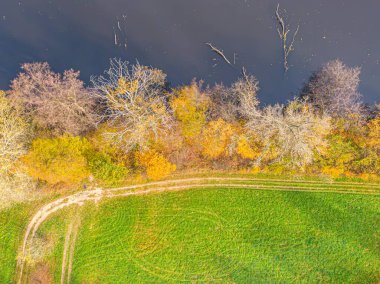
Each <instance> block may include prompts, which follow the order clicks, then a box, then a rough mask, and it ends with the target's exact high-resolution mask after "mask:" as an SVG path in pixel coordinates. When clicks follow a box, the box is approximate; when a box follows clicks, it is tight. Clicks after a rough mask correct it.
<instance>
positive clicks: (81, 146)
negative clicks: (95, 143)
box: [22, 136, 90, 185]
mask: <svg viewBox="0 0 380 284" xmlns="http://www.w3.org/2000/svg"><path fill="white" fill-rule="evenodd" d="M89 149H90V144H89V142H88V141H87V140H86V139H85V138H80V137H72V136H61V137H58V138H54V139H42V138H39V139H36V140H34V141H33V143H32V147H31V150H30V151H29V153H28V154H26V155H25V156H24V157H23V159H22V160H23V162H24V164H25V165H26V166H27V170H28V173H29V175H31V176H32V177H33V178H35V179H38V180H42V181H46V182H47V183H49V184H52V185H54V184H58V183H64V184H66V185H75V184H78V183H79V182H81V181H82V180H83V179H85V178H86V177H88V176H89V175H90V172H89V170H88V167H87V160H86V158H85V153H86V151H88V150H89Z"/></svg>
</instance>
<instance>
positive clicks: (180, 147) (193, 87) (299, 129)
mask: <svg viewBox="0 0 380 284" xmlns="http://www.w3.org/2000/svg"><path fill="white" fill-rule="evenodd" d="M243 71H244V72H242V75H241V77H240V78H239V79H238V80H237V81H236V82H234V83H233V84H231V85H230V86H225V85H223V84H217V85H215V86H211V87H210V86H203V84H202V82H196V81H193V82H192V83H191V84H190V85H185V86H180V87H176V88H170V86H169V83H168V81H167V77H166V74H165V73H164V72H163V71H162V70H159V69H155V68H152V67H148V66H142V65H140V64H129V63H128V62H126V61H123V60H120V59H112V60H110V66H109V68H108V69H107V70H106V71H105V72H104V74H103V75H101V76H93V77H92V78H91V84H90V85H89V86H88V87H86V86H85V85H84V83H83V82H82V81H81V80H80V79H79V72H77V71H74V70H67V71H65V72H63V74H59V73H55V72H54V71H52V70H51V68H50V66H49V64H48V63H28V64H24V65H22V70H21V72H20V73H19V74H18V76H17V77H16V78H15V79H14V80H13V81H12V82H11V85H10V88H9V90H6V91H2V92H1V93H0V191H1V194H0V196H1V197H0V202H1V204H7V203H9V202H13V201H19V200H23V199H25V198H26V196H28V193H30V191H32V192H35V191H37V190H38V189H39V188H52V189H54V188H59V187H72V186H78V185H80V184H89V183H98V184H103V185H110V186H111V185H117V184H122V183H123V182H125V181H127V180H129V179H131V178H136V177H146V178H148V179H152V180H158V179H162V178H165V177H167V176H169V175H170V174H172V173H173V172H174V171H181V172H187V171H194V170H209V171H212V170H223V171H231V172H236V171H245V172H252V173H260V172H262V173H271V174H280V175H281V174H287V175H292V174H298V173H302V174H304V175H325V176H330V177H333V178H358V179H364V180H370V179H374V180H375V179H377V178H379V176H380V112H379V108H380V105H377V106H376V105H372V106H368V105H364V104H363V102H362V95H361V94H360V92H359V83H360V68H357V67H354V68H351V67H348V66H346V65H345V64H344V63H343V62H341V61H339V60H335V61H331V62H328V63H327V64H325V65H324V66H323V67H322V68H321V69H320V70H317V71H316V72H314V73H313V74H312V76H311V77H310V79H309V80H308V81H307V82H306V83H305V85H304V87H303V88H302V91H301V92H300V93H299V95H298V96H296V97H295V98H294V99H293V100H291V101H289V102H288V103H286V104H273V105H269V106H265V107H261V106H260V102H259V99H258V93H259V82H258V80H257V79H256V78H255V77H254V76H253V75H251V74H248V73H247V72H245V70H243ZM0 206H1V205H0Z"/></svg>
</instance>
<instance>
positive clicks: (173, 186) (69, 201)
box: [16, 177, 380, 284]
mask: <svg viewBox="0 0 380 284" xmlns="http://www.w3.org/2000/svg"><path fill="white" fill-rule="evenodd" d="M224 181H229V182H230V183H220V182H224ZM248 181H249V182H260V181H266V182H268V181H271V180H260V179H250V178H212V177H210V178H187V179H177V180H168V181H161V182H152V183H147V184H140V185H133V186H126V187H121V188H112V189H100V188H97V189H94V190H87V191H83V192H78V193H75V194H73V195H70V196H67V197H62V198H59V199H57V200H55V201H53V202H50V203H48V204H46V205H45V206H43V207H42V208H41V209H40V210H38V211H37V213H36V214H35V215H34V216H33V218H32V219H31V221H30V223H29V224H28V226H27V228H26V231H25V235H24V238H23V242H22V246H21V249H20V256H21V257H20V258H19V260H18V262H17V270H16V271H17V283H19V284H21V283H23V282H24V275H23V274H24V268H25V261H24V258H23V256H24V255H25V252H26V249H27V246H28V245H29V244H30V242H31V240H33V238H34V237H35V234H36V232H37V230H38V229H39V227H40V226H41V224H42V223H43V222H44V221H45V220H46V219H47V218H48V217H49V216H51V215H52V214H53V213H55V212H57V211H59V210H61V209H63V208H66V207H68V206H71V205H79V206H81V205H83V204H84V203H85V202H87V201H94V202H98V201H100V200H102V199H103V198H115V197H127V196H137V195H146V194H152V193H160V192H171V191H184V190H189V189H194V188H217V187H230V188H251V189H257V190H272V191H273V190H274V191H302V192H330V193H356V194H373V195H380V192H379V191H378V190H376V189H378V188H374V190H360V191H358V190H356V189H355V188H354V187H355V184H352V186H353V188H348V187H347V188H343V189H342V190H336V189H335V190H329V189H328V188H323V187H320V188H318V187H314V189H311V188H310V186H309V187H308V186H286V185H284V186H281V185H280V186H279V185H262V184H244V183H232V182H248ZM210 182H217V183H210ZM271 182H272V181H271ZM273 182H282V181H281V180H278V181H274V180H273ZM284 182H285V181H284ZM287 182H288V183H292V184H296V183H299V184H302V183H303V181H300V182H298V181H287ZM320 184H323V182H320ZM331 185H332V186H333V185H334V183H333V184H331ZM347 185H348V186H349V185H350V184H347ZM358 185H359V184H358ZM369 187H370V186H369ZM73 230H74V228H73ZM68 238H69V240H68V245H67V246H68V251H70V250H71V249H73V248H70V247H72V246H71V243H70V239H71V237H70V236H69V237H68ZM65 242H66V241H65ZM65 246H66V244H65ZM73 246H75V243H74V245H73ZM64 258H65V262H66V261H67V252H66V255H64ZM70 258H72V254H71V253H70V254H69V263H70ZM64 268H65V267H64ZM65 269H66V268H65ZM71 269H72V259H71V265H70V264H69V268H68V270H69V271H68V272H69V273H70V271H71ZM69 278H70V275H68V280H70V279H69Z"/></svg>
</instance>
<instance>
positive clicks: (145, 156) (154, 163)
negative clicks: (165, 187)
mask: <svg viewBox="0 0 380 284" xmlns="http://www.w3.org/2000/svg"><path fill="white" fill-rule="evenodd" d="M136 159H137V163H138V165H139V166H140V167H142V168H143V169H144V170H145V172H146V175H147V176H148V177H149V178H150V179H153V180H160V179H163V178H165V177H167V176H169V175H170V174H171V173H173V172H174V171H175V170H176V165H174V164H172V163H170V162H169V161H168V160H167V159H166V158H165V157H164V156H163V155H161V154H160V153H158V152H156V151H154V150H149V151H146V152H138V153H137V154H136Z"/></svg>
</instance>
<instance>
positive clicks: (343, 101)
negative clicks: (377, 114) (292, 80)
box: [302, 60, 362, 117]
mask: <svg viewBox="0 0 380 284" xmlns="http://www.w3.org/2000/svg"><path fill="white" fill-rule="evenodd" d="M360 72H361V70H360V68H359V67H353V68H351V67H348V66H346V65H345V64H344V63H343V62H342V61H340V60H334V61H330V62H328V63H327V64H325V65H324V66H323V67H322V68H321V69H320V70H319V71H317V72H315V73H314V74H313V75H312V76H311V78H310V79H309V81H308V82H307V83H306V85H305V87H304V89H303V93H302V96H303V97H304V98H306V99H307V100H308V101H309V102H310V103H311V104H312V105H313V106H314V107H315V108H316V109H318V110H320V111H321V112H322V113H325V114H327V115H329V116H332V117H347V116H350V115H352V114H360V113H361V112H362V102H361V97H362V95H361V94H360V92H359V83H360Z"/></svg>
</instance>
